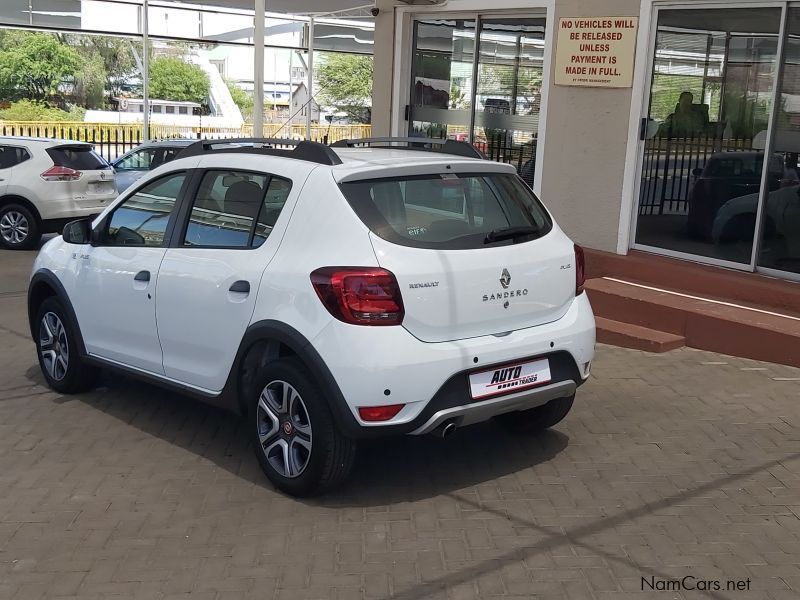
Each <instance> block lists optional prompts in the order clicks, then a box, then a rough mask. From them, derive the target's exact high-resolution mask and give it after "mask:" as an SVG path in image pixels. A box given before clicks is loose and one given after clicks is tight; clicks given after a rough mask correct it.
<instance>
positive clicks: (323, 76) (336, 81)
mask: <svg viewBox="0 0 800 600" xmlns="http://www.w3.org/2000/svg"><path fill="white" fill-rule="evenodd" d="M316 75H317V85H318V86H319V90H320V92H319V95H320V100H321V101H322V103H323V104H326V105H329V106H331V107H333V108H334V109H335V110H337V111H338V112H343V113H345V114H346V115H347V116H348V118H349V119H350V120H351V121H353V122H356V123H367V122H369V117H368V113H369V111H368V110H367V109H368V108H369V106H370V105H371V103H372V57H371V56H365V55H361V54H323V55H322V56H321V57H320V65H319V67H318V68H317V70H316Z"/></svg>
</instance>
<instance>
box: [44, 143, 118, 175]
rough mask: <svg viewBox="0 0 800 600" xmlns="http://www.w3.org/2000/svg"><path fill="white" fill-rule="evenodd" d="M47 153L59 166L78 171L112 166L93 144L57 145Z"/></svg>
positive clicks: (97, 169) (98, 169)
mask: <svg viewBox="0 0 800 600" xmlns="http://www.w3.org/2000/svg"><path fill="white" fill-rule="evenodd" d="M47 153H48V154H49V155H50V158H52V159H53V164H55V165H56V166H57V167H67V168H69V169H75V170H76V171H100V170H102V169H108V168H110V167H109V165H108V163H107V162H106V160H105V159H104V158H103V157H102V156H100V155H99V154H97V153H96V152H95V151H94V150H93V149H92V147H91V146H55V147H54V148H48V149H47Z"/></svg>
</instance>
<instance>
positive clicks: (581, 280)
mask: <svg viewBox="0 0 800 600" xmlns="http://www.w3.org/2000/svg"><path fill="white" fill-rule="evenodd" d="M585 283H586V256H584V254H583V248H581V247H580V246H578V244H575V295H576V296H580V295H581V294H582V293H583V286H584V284H585Z"/></svg>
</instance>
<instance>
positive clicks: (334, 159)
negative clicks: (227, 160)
mask: <svg viewBox="0 0 800 600" xmlns="http://www.w3.org/2000/svg"><path fill="white" fill-rule="evenodd" d="M231 144H252V145H250V146H231ZM215 146H228V147H227V148H225V147H215ZM280 146H284V147H283V148H281V147H280ZM285 146H292V148H291V149H287V148H285ZM210 152H214V153H229V154H230V153H232V154H265V155H267V156H282V157H284V158H294V159H296V160H305V161H308V162H313V163H318V164H320V165H329V166H335V165H340V164H342V159H341V158H339V155H338V154H336V152H334V151H333V150H331V149H330V147H329V146H326V145H325V144H320V143H318V142H309V141H308V140H299V141H298V140H291V139H280V138H230V139H220V140H200V141H199V142H195V143H194V144H192V145H191V146H188V147H186V148H184V149H183V150H181V152H180V153H179V154H178V156H176V157H175V158H176V160H177V159H179V158H187V157H190V156H202V155H204V154H207V153H210Z"/></svg>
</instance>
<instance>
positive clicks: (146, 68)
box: [142, 0, 150, 142]
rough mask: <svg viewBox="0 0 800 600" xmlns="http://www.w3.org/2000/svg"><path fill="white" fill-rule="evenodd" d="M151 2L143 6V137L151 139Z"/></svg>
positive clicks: (147, 0) (145, 0)
mask: <svg viewBox="0 0 800 600" xmlns="http://www.w3.org/2000/svg"><path fill="white" fill-rule="evenodd" d="M149 8H150V7H149V0H144V4H143V5H142V44H143V45H144V47H143V48H142V137H143V138H144V141H145V142H146V141H147V140H149V139H150V19H149V15H148V14H147V13H148V12H149Z"/></svg>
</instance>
